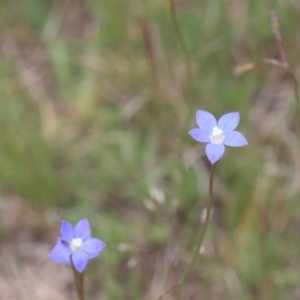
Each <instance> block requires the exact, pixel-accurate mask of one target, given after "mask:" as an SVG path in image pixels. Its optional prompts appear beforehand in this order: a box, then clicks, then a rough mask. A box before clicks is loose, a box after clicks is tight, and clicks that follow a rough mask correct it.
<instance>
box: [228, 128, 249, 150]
mask: <svg viewBox="0 0 300 300" xmlns="http://www.w3.org/2000/svg"><path fill="white" fill-rule="evenodd" d="M223 144H224V145H226V146H231V147H242V146H245V145H247V144H248V142H247V140H246V138H245V136H244V135H243V134H242V133H240V132H239V131H232V132H230V133H229V134H226V135H225V139H224V141H223Z"/></svg>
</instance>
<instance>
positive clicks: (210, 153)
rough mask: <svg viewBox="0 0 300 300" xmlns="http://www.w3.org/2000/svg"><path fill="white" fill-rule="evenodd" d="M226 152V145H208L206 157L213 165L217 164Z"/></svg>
mask: <svg viewBox="0 0 300 300" xmlns="http://www.w3.org/2000/svg"><path fill="white" fill-rule="evenodd" d="M224 151H225V146H224V145H217V144H207V145H206V148H205V152H206V155H207V157H208V159H209V161H210V162H211V163H212V164H214V163H215V162H217V161H218V160H219V159H220V158H221V157H222V156H223V154H224Z"/></svg>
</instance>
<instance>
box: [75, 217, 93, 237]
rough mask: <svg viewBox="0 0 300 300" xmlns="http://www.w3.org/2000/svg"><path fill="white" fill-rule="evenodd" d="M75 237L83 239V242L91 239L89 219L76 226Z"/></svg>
mask: <svg viewBox="0 0 300 300" xmlns="http://www.w3.org/2000/svg"><path fill="white" fill-rule="evenodd" d="M74 237H75V238H82V240H83V241H85V240H86V239H89V238H90V237H91V228H90V223H89V221H88V219H82V220H80V221H79V222H78V223H77V224H76V226H75V230H74Z"/></svg>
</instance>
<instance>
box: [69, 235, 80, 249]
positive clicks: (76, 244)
mask: <svg viewBox="0 0 300 300" xmlns="http://www.w3.org/2000/svg"><path fill="white" fill-rule="evenodd" d="M81 246H82V239H81V238H77V239H73V240H72V241H71V243H70V248H71V249H72V250H73V251H79V250H80V249H81Z"/></svg>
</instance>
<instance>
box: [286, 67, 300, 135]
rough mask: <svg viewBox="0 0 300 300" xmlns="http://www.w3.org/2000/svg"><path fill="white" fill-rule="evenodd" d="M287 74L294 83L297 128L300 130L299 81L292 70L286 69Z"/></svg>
mask: <svg viewBox="0 0 300 300" xmlns="http://www.w3.org/2000/svg"><path fill="white" fill-rule="evenodd" d="M288 72H289V74H290V75H291V77H292V79H293V84H294V94H295V100H296V115H297V123H298V130H300V96H299V82H298V80H297V78H296V76H295V74H294V72H293V71H292V70H290V69H288Z"/></svg>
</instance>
